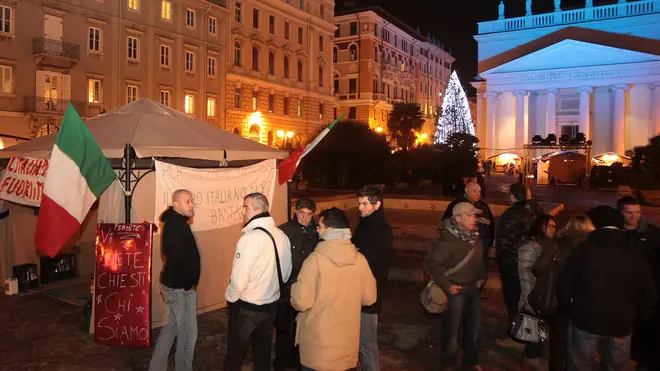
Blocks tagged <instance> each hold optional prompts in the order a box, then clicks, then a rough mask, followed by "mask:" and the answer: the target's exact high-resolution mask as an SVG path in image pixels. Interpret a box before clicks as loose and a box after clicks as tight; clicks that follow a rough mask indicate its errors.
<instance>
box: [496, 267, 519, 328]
mask: <svg viewBox="0 0 660 371" xmlns="http://www.w3.org/2000/svg"><path fill="white" fill-rule="evenodd" d="M498 262H499V265H500V278H501V279H502V294H503V295H504V303H505V304H506V311H507V313H508V314H509V317H510V318H512V317H513V315H514V314H516V313H517V312H518V301H519V300H520V279H519V278H518V260H517V259H516V258H513V257H498ZM509 322H511V321H509Z"/></svg>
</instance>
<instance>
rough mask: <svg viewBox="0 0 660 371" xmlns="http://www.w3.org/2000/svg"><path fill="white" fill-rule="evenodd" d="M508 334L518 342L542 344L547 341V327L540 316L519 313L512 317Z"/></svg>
mask: <svg viewBox="0 0 660 371" xmlns="http://www.w3.org/2000/svg"><path fill="white" fill-rule="evenodd" d="M509 334H510V335H511V337H513V338H515V339H518V340H520V341H524V342H527V343H536V344H543V343H545V342H546V340H548V325H547V324H546V323H545V321H544V320H543V319H542V318H541V317H540V316H537V315H533V314H529V313H524V312H519V313H516V314H514V315H513V321H512V322H511V330H510V332H509Z"/></svg>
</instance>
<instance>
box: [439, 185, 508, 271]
mask: <svg viewBox="0 0 660 371" xmlns="http://www.w3.org/2000/svg"><path fill="white" fill-rule="evenodd" d="M460 202H469V203H471V204H472V205H473V206H474V207H476V208H477V209H479V210H481V215H480V216H479V218H477V229H478V230H479V237H480V238H481V241H482V242H483V244H484V249H483V259H484V263H486V266H488V264H487V262H488V249H489V248H490V247H491V246H492V245H493V241H494V239H495V217H493V213H492V212H491V211H490V207H488V205H487V204H486V203H485V202H483V201H482V200H481V186H480V185H479V183H476V182H470V183H468V184H466V185H465V193H464V194H462V195H460V196H458V197H456V199H455V200H454V201H452V202H451V203H450V204H449V206H447V209H446V210H445V213H444V215H443V216H442V220H445V219H449V218H451V211H452V209H453V208H454V206H456V205H457V204H458V203H460Z"/></svg>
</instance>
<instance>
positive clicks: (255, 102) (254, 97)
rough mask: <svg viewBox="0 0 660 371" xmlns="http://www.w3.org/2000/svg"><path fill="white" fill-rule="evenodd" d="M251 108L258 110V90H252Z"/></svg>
mask: <svg viewBox="0 0 660 371" xmlns="http://www.w3.org/2000/svg"><path fill="white" fill-rule="evenodd" d="M252 110H253V111H258V110H259V91H258V90H255V91H253V92H252Z"/></svg>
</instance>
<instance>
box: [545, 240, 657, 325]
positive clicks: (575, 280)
mask: <svg viewBox="0 0 660 371" xmlns="http://www.w3.org/2000/svg"><path fill="white" fill-rule="evenodd" d="M656 296H657V293H656V289H655V285H654V283H653V276H652V274H651V269H650V268H649V266H648V264H647V262H646V261H645V259H644V257H643V256H642V255H641V254H640V253H639V252H638V251H636V250H635V249H634V248H632V247H631V246H630V243H629V241H628V240H627V239H626V237H625V236H624V233H623V232H622V231H621V230H619V229H617V228H614V227H605V228H601V229H598V230H596V231H593V232H591V233H590V234H589V236H588V237H587V240H586V241H585V242H584V243H582V244H580V245H578V246H575V247H574V248H573V250H572V251H571V254H570V255H569V257H568V260H567V262H566V266H565V267H564V269H562V271H561V272H560V273H559V278H558V281H557V299H558V300H557V302H558V305H559V309H560V310H561V311H563V312H564V313H568V315H569V318H570V319H571V321H572V322H573V324H574V325H575V326H576V327H578V328H579V329H581V330H582V331H585V332H588V333H591V334H595V335H603V336H616V337H622V336H627V335H630V333H631V331H632V328H633V324H634V321H635V320H643V319H645V318H647V317H648V315H649V314H650V312H651V310H652V308H653V306H654V305H655V304H656V301H657V297H656Z"/></svg>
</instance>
